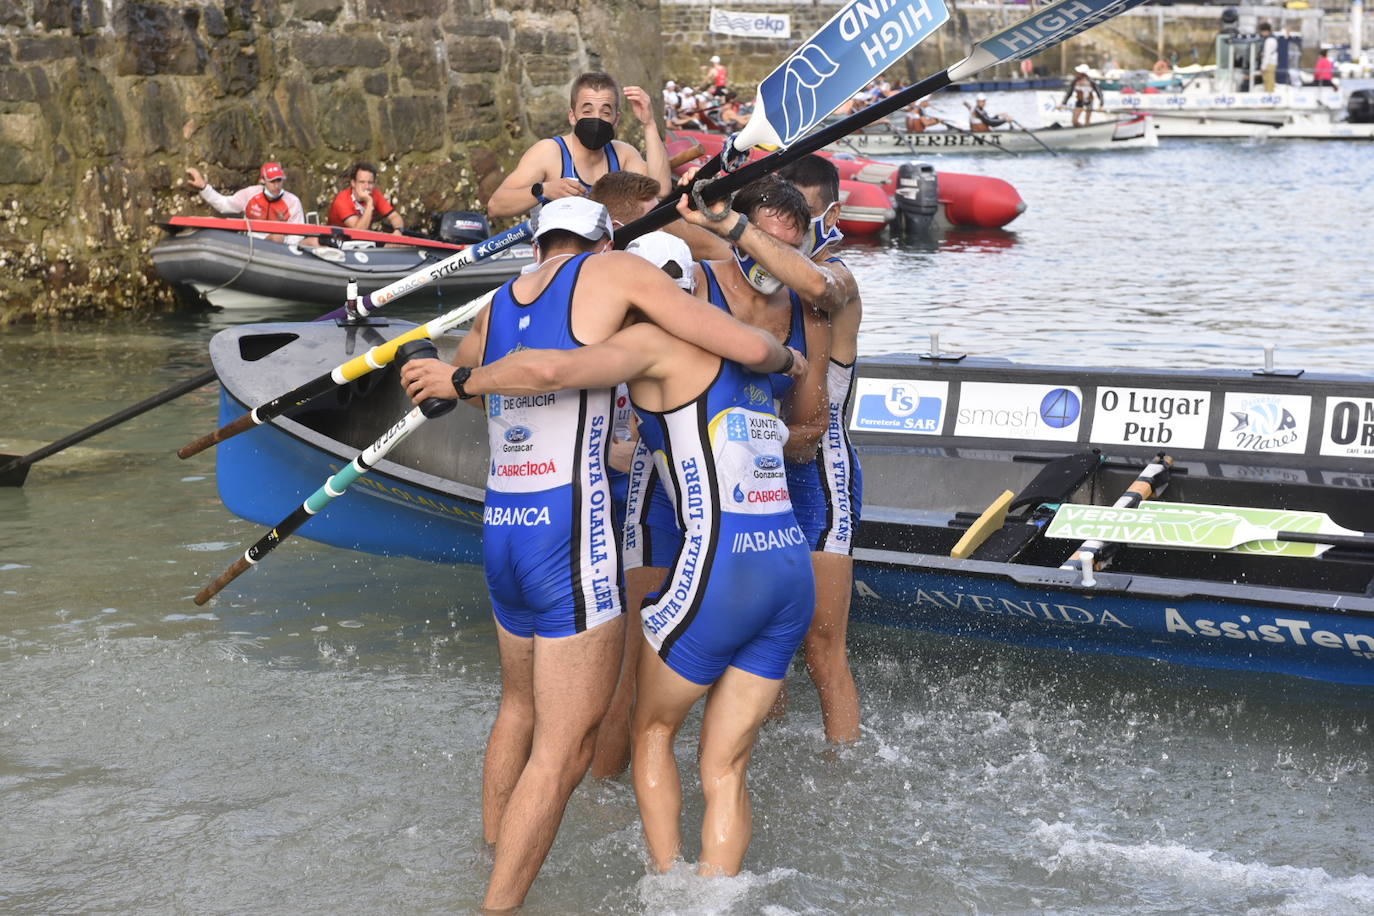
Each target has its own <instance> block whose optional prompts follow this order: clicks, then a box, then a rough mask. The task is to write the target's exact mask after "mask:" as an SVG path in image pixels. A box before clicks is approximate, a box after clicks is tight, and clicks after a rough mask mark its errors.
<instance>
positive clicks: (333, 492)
mask: <svg viewBox="0 0 1374 916" xmlns="http://www.w3.org/2000/svg"><path fill="white" fill-rule="evenodd" d="M405 349H406V352H405V353H403V354H401V356H400V357H399V358H400V359H401V361H402V362H404V361H405V360H406V359H410V358H414V357H420V358H424V359H433V358H434V357H436V356H438V353H437V352H436V351H435V349H434V344H433V343H432V342H430V341H428V340H424V341H412V342H411V344H410V346H408V347H406V348H405ZM457 403H458V402H457V401H453V400H443V399H440V398H428V399H426V401H425V402H424V403H423V404H421V405H420V406H419V407H413V408H411V410H410V411H409V412H408V413H407V414H406V415H405V416H404V417H402V418H401V419H400V421H399V422H397V423H396V424H395V425H394V426H392V427H391V428H390V429H388V430H387V431H386V432H384V433H382V435H381V438H379V439H378V440H377V441H376V442H374V443H372V444H371V445H369V446H368V447H367V448H365V449H363V451H362V454H360V455H358V457H356V458H354V459H353V460H352V461H350V462H349V463H348V464H347V465H346V466H345V467H344V468H343V469H342V470H341V471H339V472H338V473H336V474H333V475H331V476H330V478H329V479H328V480H326V481H325V482H324V485H323V486H321V487H320V488H319V489H318V490H316V491H315V492H314V493H312V494H310V496H309V497H307V498H306V500H305V502H303V503H301V505H300V506H298V507H297V508H296V510H295V511H294V512H292V513H291V514H290V515H288V516H287V517H286V518H284V519H282V520H281V521H280V522H278V523H277V524H275V525H273V526H272V527H271V528H270V529H268V531H267V533H266V534H264V535H263V536H262V537H260V538H258V540H257V542H256V543H254V544H253V546H252V547H249V548H248V549H247V550H245V551H244V552H243V556H241V557H239V558H238V559H237V560H235V561H234V562H233V563H232V564H231V565H230V566H229V568H228V569H226V570H225V571H224V572H222V573H220V575H219V577H218V578H217V579H215V581H213V582H211V583H210V584H209V585H207V586H205V587H204V588H202V589H201V590H200V591H198V592H196V596H195V598H194V599H193V600H194V601H195V603H196V604H204V603H205V602H207V601H209V600H210V599H211V598H213V597H214V596H215V595H217V594H219V592H220V591H221V590H222V589H223V588H224V587H225V586H226V585H228V584H229V583H230V582H233V581H234V580H235V579H237V578H238V577H239V576H241V575H242V574H243V573H244V572H246V571H247V570H248V569H249V568H250V567H253V566H256V565H257V564H258V563H259V562H260V561H261V560H262V558H263V557H265V556H267V555H268V554H269V553H271V552H272V550H273V549H275V548H276V546H277V545H278V544H280V543H281V542H282V541H284V540H286V539H287V538H288V537H290V536H291V535H292V534H293V533H294V532H295V531H296V529H297V528H299V527H300V526H301V525H304V524H305V523H306V522H308V521H310V519H311V518H313V517H314V516H316V515H318V514H319V513H320V512H322V511H324V509H325V507H326V506H328V505H329V504H330V503H331V502H333V501H334V500H335V499H337V498H338V497H340V496H343V495H344V493H345V492H346V491H347V490H348V488H349V487H351V486H352V485H353V483H354V481H356V480H357V479H358V478H359V477H361V476H363V475H364V474H366V473H367V472H368V471H370V470H372V468H374V467H376V465H377V462H379V461H381V460H382V459H383V458H385V457H386V455H387V453H388V452H390V451H391V450H392V449H393V448H395V447H396V446H397V445H399V444H400V443H401V442H402V441H404V440H405V439H406V437H408V436H409V435H410V434H411V433H413V432H415V430H417V429H419V428H420V427H421V426H422V425H424V422H425V421H426V420H431V419H433V418H435V417H440V416H443V415H444V414H446V413H448V412H449V411H450V410H452V409H453V407H454V405H455V404H457Z"/></svg>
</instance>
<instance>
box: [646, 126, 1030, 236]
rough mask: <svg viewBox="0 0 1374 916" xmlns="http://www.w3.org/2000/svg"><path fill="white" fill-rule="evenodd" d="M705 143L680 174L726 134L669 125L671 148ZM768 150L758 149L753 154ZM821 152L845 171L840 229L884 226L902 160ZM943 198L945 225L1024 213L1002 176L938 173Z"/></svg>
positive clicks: (990, 223) (892, 214)
mask: <svg viewBox="0 0 1374 916" xmlns="http://www.w3.org/2000/svg"><path fill="white" fill-rule="evenodd" d="M697 143H700V144H701V146H702V148H703V149H704V150H706V155H705V156H704V157H702V158H700V159H696V160H693V161H692V162H689V163H687V164H686V165H683V166H680V167H679V169H678V173H679V174H681V173H682V172H683V171H686V170H687V169H688V168H691V167H692V166H694V165H701V164H703V163H705V161H706V159H707V158H708V157H710V156H714V155H715V154H716V153H718V152H720V148H721V146H722V145H723V144H724V143H725V135H724V134H713V133H706V132H705V131H695V130H670V131H668V139H667V145H668V154H669V156H672V155H673V154H674V153H677V152H680V151H682V150H685V149H690V148H691V147H692V146H693V145H694V144H697ZM766 155H767V153H766V152H765V151H763V150H757V149H756V150H754V151H753V152H752V153H751V154H750V158H751V159H761V158H763V157H764V156H766ZM819 155H822V156H825V157H826V158H827V159H829V160H830V161H832V162H834V163H835V167H836V168H838V169H839V172H840V230H841V231H842V232H844V233H845V234H846V235H875V234H877V233H879V232H882V231H883V229H885V228H886V227H887V226H888V224H889V223H891V222H893V220H894V219H895V218H896V215H897V208H896V206H895V204H894V201H893V198H894V196H895V195H896V193H897V183H898V170H899V168H900V164H899V163H896V162H885V161H882V160H878V159H866V158H864V157H862V156H848V155H843V154H834V153H830V152H826V151H822V152H821V153H820V154H819ZM935 177H936V181H937V183H938V184H937V187H938V192H937V196H938V199H939V205H938V211H937V213H936V223H937V225H939V226H941V227H954V228H965V229H1000V228H1002V227H1003V226H1005V225H1007V223H1010V222H1011V221H1012V220H1014V219H1016V217H1018V216H1020V215H1021V213H1022V212H1024V211H1025V209H1026V203H1025V201H1023V200H1022V199H1021V195H1020V194H1017V193H1016V189H1015V188H1013V187H1012V186H1011V185H1010V184H1008V183H1007V182H1005V181H1003V180H1002V179H1000V178H991V177H989V176H986V175H965V174H961V173H959V172H939V173H936V175H935Z"/></svg>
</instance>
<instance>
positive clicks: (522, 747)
mask: <svg viewBox="0 0 1374 916" xmlns="http://www.w3.org/2000/svg"><path fill="white" fill-rule="evenodd" d="M534 234H535V251H536V261H537V264H538V266H537V268H536V269H535V270H534V271H532V272H531V273H529V274H525V275H523V276H521V277H518V278H516V279H514V280H512V281H510V282H509V283H507V284H506V285H505V287H503V288H502V290H500V291H499V292H498V293H497V294H496V295H495V296H494V297H493V302H492V305H491V306H489V307H488V308H487V309H484V310H483V311H482V313H481V314H479V315H478V317H477V320H476V321H475V322H474V327H473V330H472V331H471V332H470V333H469V334H468V335H467V336H466V337H465V338H464V339H463V341H462V343H461V344H460V345H459V347H458V353H457V355H456V357H455V360H454V365H456V366H458V367H459V368H458V369H457V370H456V371H455V370H454V368H453V366H451V365H448V364H447V363H444V362H442V361H440V360H436V359H427V360H413V361H411V362H410V363H408V364H407V365H406V366H405V368H404V369H403V371H402V373H401V377H402V381H403V383H404V385H405V387H406V391H407V393H408V395H409V396H410V397H411V398H412V399H418V400H417V403H419V402H420V401H423V400H424V399H425V398H428V397H441V398H454V397H459V398H464V399H470V398H472V397H473V396H474V394H476V393H478V392H481V393H491V394H492V395H493V396H492V397H489V398H487V399H486V401H485V405H484V406H485V407H486V413H487V416H488V424H489V426H488V428H489V431H490V436H489V439H490V443H489V448H490V454H491V460H490V464H489V474H488V485H489V493H488V511H487V515H486V519H485V523H484V540H485V542H486V547H485V560H486V563H485V565H486V569H487V577H488V584H489V586H490V588H491V591H492V600H493V608H494V612H495V616H496V622H497V628H496V633H497V644H498V646H499V648H500V652H501V670H502V689H501V705H500V709H499V711H498V713H497V718H496V723H495V724H494V725H493V727H492V733H491V739H490V741H489V742H488V746H487V757H486V765H485V767H484V769H483V830H484V833H485V835H486V838H487V840H488V841H489V842H493V843H495V844H496V853H495V859H494V862H493V867H492V877H491V883H490V884H489V886H488V888H487V895H486V899H485V904H484V905H485V906H486V907H487V908H488V909H503V908H510V907H515V906H518V905H519V904H520V903H521V901H522V900H523V899H524V897H525V894H526V892H527V891H528V890H529V886H530V884H531V883H532V882H533V881H534V878H535V875H536V874H537V873H538V871H539V867H540V865H541V864H542V863H543V860H544V857H545V856H546V855H547V854H548V850H549V847H550V846H551V845H552V843H553V839H554V835H555V833H556V831H557V828H558V823H559V821H560V819H561V817H562V812H563V810H564V807H565V805H566V803H567V800H568V797H569V795H570V794H571V793H572V790H573V788H574V787H575V786H576V785H577V783H578V781H579V780H581V778H582V776H583V774H584V773H585V772H586V770H587V765H588V762H589V760H590V757H591V750H592V742H593V733H594V732H595V730H596V727H597V724H598V723H599V721H600V719H601V717H602V715H603V714H604V712H605V710H606V705H607V703H608V701H609V699H610V696H611V691H612V688H613V687H614V685H615V681H616V674H617V672H618V671H619V669H620V655H621V652H622V651H623V645H624V636H623V625H624V624H623V621H624V617H623V615H622V614H621V613H620V607H621V603H620V595H619V589H618V588H617V587H616V583H615V578H614V572H613V571H614V569H615V568H616V564H617V563H618V551H617V550H616V544H615V539H614V537H611V536H609V525H607V524H606V518H607V516H608V514H609V510H608V508H607V502H608V497H607V488H606V482H605V473H604V468H605V464H606V446H607V442H608V441H609V439H610V435H609V432H610V425H611V397H610V387H609V386H597V385H590V386H586V388H585V389H584V388H583V386H575V387H571V388H570V387H568V386H565V385H555V386H553V387H550V388H541V389H540V390H538V391H528V390H522V389H521V388H520V387H519V386H516V385H506V386H501V387H492V388H486V389H481V388H474V389H472V390H469V389H467V388H465V383H466V382H467V380H468V379H469V377H471V376H472V374H473V373H474V371H475V370H474V369H473V368H472V367H473V366H477V365H478V364H481V363H483V362H484V360H488V359H490V360H495V364H499V363H501V362H502V360H501V359H500V358H499V357H502V356H504V355H505V353H506V352H507V351H516V352H517V353H520V352H535V351H530V350H527V349H525V350H522V348H527V347H529V346H531V345H538V346H546V347H547V346H555V347H568V348H570V349H568V350H562V349H558V350H553V351H549V350H540V351H538V352H541V353H547V352H553V353H564V352H567V353H572V352H581V351H583V350H586V349H590V347H589V345H591V344H596V343H600V342H603V341H605V340H606V339H607V338H609V337H611V336H612V335H613V334H615V333H616V332H617V331H618V330H619V329H620V328H621V327H622V326H623V325H624V324H625V322H626V320H627V319H628V318H631V317H634V318H639V317H643V318H648V319H649V320H650V321H653V322H656V323H657V324H659V325H661V326H662V327H663V328H665V329H666V330H668V331H670V332H671V333H672V334H675V335H677V336H678V337H679V338H682V339H684V340H690V341H692V342H694V343H696V344H698V345H700V346H702V347H705V348H707V349H709V350H710V351H711V352H714V353H717V354H719V355H721V356H726V357H733V358H736V359H745V360H746V361H750V362H759V361H767V364H768V366H769V367H775V366H777V365H779V364H781V362H782V356H783V354H784V352H785V351H784V350H783V349H782V347H781V346H780V345H778V346H773V347H771V348H770V347H769V346H767V345H766V344H767V343H771V342H765V343H760V342H759V333H758V332H757V331H756V330H755V329H753V328H749V327H746V326H745V325H743V324H741V323H739V322H737V321H735V320H734V319H733V318H731V317H730V316H729V315H726V314H724V313H722V312H721V311H720V310H718V309H714V308H711V307H710V306H709V305H706V304H705V303H703V302H700V301H699V300H697V299H695V298H694V297H692V296H690V295H688V294H687V293H685V292H683V291H682V290H680V289H678V288H677V287H676V286H675V285H674V284H673V282H672V280H670V279H669V278H668V277H667V276H666V275H665V274H664V273H663V271H661V270H659V269H658V268H657V267H654V266H653V265H652V264H650V263H649V262H647V261H645V260H644V259H642V258H640V257H638V256H636V255H633V254H629V253H626V252H617V251H608V252H605V253H600V254H591V252H595V251H600V250H602V249H604V248H606V247H607V246H608V245H609V244H610V241H611V224H610V218H609V216H608V215H607V213H606V208H605V207H603V206H602V205H600V204H598V203H594V202H592V201H590V200H587V199H586V198H582V197H569V198H565V199H561V200H557V201H554V202H552V203H550V204H548V205H547V206H545V207H544V208H543V209H542V210H541V211H540V212H539V214H538V216H537V221H536V225H535V227H534ZM476 371H478V372H479V373H480V372H482V370H476ZM540 377H541V376H540V373H539V372H538V371H535V372H533V373H532V377H531V378H532V380H535V381H537V380H538V379H539V378H540ZM496 391H501V392H502V394H501V395H500V396H496V395H495V394H494V393H495V392H496ZM536 555H537V557H538V558H539V561H538V562H533V561H532V559H533V558H534V557H535V556H536ZM536 685H539V687H540V689H538V690H536V689H535V686H536Z"/></svg>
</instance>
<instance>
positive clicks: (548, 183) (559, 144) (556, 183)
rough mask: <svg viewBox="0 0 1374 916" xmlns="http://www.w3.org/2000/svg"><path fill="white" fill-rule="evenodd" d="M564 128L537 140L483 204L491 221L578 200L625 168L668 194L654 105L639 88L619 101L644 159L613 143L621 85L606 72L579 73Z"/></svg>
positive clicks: (664, 152)
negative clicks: (640, 137)
mask: <svg viewBox="0 0 1374 916" xmlns="http://www.w3.org/2000/svg"><path fill="white" fill-rule="evenodd" d="M569 96H570V105H569V108H568V125H569V126H570V127H571V128H572V129H571V130H569V131H568V132H567V133H566V134H563V135H562V136H560V137H552V138H548V139H544V140H540V141H538V142H537V143H535V144H534V145H533V146H531V147H530V148H529V149H528V150H526V151H525V155H523V156H521V157H520V162H519V163H518V164H517V165H516V166H515V169H514V170H512V171H511V173H510V174H509V175H507V176H506V179H505V181H502V182H501V185H500V187H498V188H497V189H496V191H495V192H494V193H493V194H492V195H491V199H490V200H488V201H487V214H488V215H490V216H492V217H498V216H520V215H521V214H524V213H527V212H529V211H530V210H531V209H533V208H534V207H535V206H536V205H537V204H543V203H547V202H549V201H551V200H561V199H562V198H564V197H583V196H585V195H586V194H587V192H588V191H590V190H591V189H592V185H593V184H595V183H596V180H597V179H598V178H600V177H601V176H602V175H605V174H606V173H607V172H616V171H619V170H621V169H624V170H626V171H629V172H639V173H640V174H644V175H648V176H649V177H650V178H653V179H654V180H655V181H657V182H658V183H659V187H660V188H661V192H660V193H662V194H667V193H668V192H669V191H670V190H672V175H671V174H670V173H669V171H668V150H667V148H666V147H664V145H663V138H662V137H661V136H660V135H659V132H658V121H656V120H655V119H654V108H653V103H652V102H651V101H650V99H649V94H648V93H647V92H645V91H644V90H643V89H641V88H639V87H638V86H626V87H625V91H624V93H623V96H624V101H626V102H629V104H630V108H631V110H632V111H633V112H634V115H635V117H636V118H638V119H639V123H640V126H641V127H643V129H644V146H645V155H644V156H641V155H640V154H639V150H637V149H635V148H634V147H633V146H631V145H630V144H628V143H626V142H625V141H623V140H617V139H615V128H616V125H617V124H619V123H620V105H621V100H622V93H621V90H620V84H619V83H617V82H616V81H615V78H614V77H612V76H611V75H610V74H608V73H597V72H592V73H583V74H582V75H580V76H578V77H577V79H575V80H573V84H572V91H571V92H570V93H569Z"/></svg>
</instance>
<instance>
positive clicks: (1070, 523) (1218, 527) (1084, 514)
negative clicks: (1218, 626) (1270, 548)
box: [1045, 503, 1374, 555]
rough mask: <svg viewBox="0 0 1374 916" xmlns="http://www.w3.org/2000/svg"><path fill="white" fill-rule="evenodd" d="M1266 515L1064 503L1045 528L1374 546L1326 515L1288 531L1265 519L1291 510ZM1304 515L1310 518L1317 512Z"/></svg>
mask: <svg viewBox="0 0 1374 916" xmlns="http://www.w3.org/2000/svg"><path fill="white" fill-rule="evenodd" d="M1267 515H1268V513H1266V512H1265V511H1264V510H1250V509H1247V508H1233V507H1230V506H1198V505H1190V506H1189V507H1188V508H1183V507H1181V506H1169V505H1168V504H1167V503H1161V504H1159V505H1148V506H1147V505H1141V506H1140V507H1138V508H1134V509H1127V508H1120V507H1115V506H1113V507H1107V506H1085V505H1077V504H1074V503H1064V504H1063V505H1061V506H1060V507H1059V509H1058V511H1057V512H1055V514H1054V519H1053V521H1051V522H1050V524H1049V526H1048V527H1047V528H1046V529H1045V537H1050V538H1071V539H1075V540H1077V539H1087V538H1091V539H1095V540H1099V541H1105V542H1108V543H1119V544H1143V545H1147V546H1152V547H1182V548H1187V549H1190V550H1232V549H1235V548H1237V547H1240V546H1241V545H1244V544H1256V543H1264V542H1269V541H1289V542H1296V543H1300V544H1316V545H1320V546H1319V547H1318V549H1317V550H1315V551H1313V552H1312V553H1313V554H1314V555H1320V554H1322V553H1324V552H1325V551H1326V550H1327V549H1328V548H1330V547H1333V546H1341V547H1349V548H1354V549H1358V550H1365V551H1368V550H1371V549H1374V538H1371V537H1369V536H1368V535H1367V534H1365V533H1364V532H1361V531H1355V530H1352V529H1350V528H1343V527H1341V526H1340V525H1337V524H1335V523H1334V522H1331V521H1330V520H1329V519H1325V517H1324V516H1323V517H1322V518H1323V519H1325V520H1324V521H1322V520H1318V521H1317V524H1316V529H1317V530H1315V531H1288V530H1282V529H1279V528H1276V527H1273V526H1272V524H1266V523H1265V522H1266V521H1269V522H1271V523H1272V522H1278V523H1279V524H1287V523H1289V522H1290V521H1294V520H1296V519H1295V518H1293V517H1292V514H1291V513H1283V512H1275V514H1273V515H1269V516H1268V518H1267V519H1266V516H1267ZM1302 515H1308V516H1309V517H1310V516H1311V515H1313V513H1302ZM1308 524H1311V522H1310V521H1309V522H1308Z"/></svg>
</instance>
